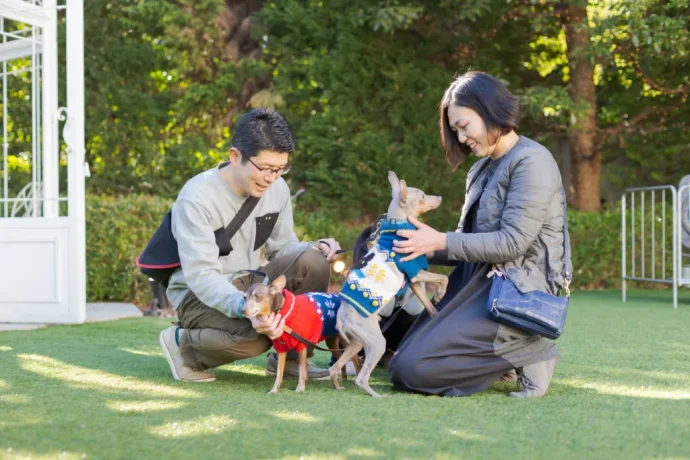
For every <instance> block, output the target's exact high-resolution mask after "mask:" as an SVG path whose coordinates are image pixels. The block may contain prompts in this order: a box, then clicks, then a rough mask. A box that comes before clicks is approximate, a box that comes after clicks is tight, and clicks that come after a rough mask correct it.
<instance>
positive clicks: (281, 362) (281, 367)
mask: <svg viewBox="0 0 690 460" xmlns="http://www.w3.org/2000/svg"><path fill="white" fill-rule="evenodd" d="M286 357H287V353H278V369H277V372H276V381H275V383H274V384H273V389H272V390H271V391H269V393H278V390H280V385H281V384H282V383H283V372H285V358H286Z"/></svg>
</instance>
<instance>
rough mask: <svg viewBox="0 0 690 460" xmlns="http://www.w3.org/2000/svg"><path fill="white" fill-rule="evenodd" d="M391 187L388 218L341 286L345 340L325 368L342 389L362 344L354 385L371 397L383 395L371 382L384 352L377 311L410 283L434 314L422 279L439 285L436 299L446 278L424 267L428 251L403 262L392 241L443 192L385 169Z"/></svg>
mask: <svg viewBox="0 0 690 460" xmlns="http://www.w3.org/2000/svg"><path fill="white" fill-rule="evenodd" d="M388 181H389V182H390V184H391V187H392V189H393V199H392V201H391V203H390V206H389V207H388V213H387V214H386V218H385V219H384V220H382V221H381V223H380V226H379V228H378V229H377V231H376V232H375V233H374V238H373V241H371V244H370V246H369V251H368V253H367V254H366V256H364V257H363V258H362V259H361V260H360V262H359V263H358V264H357V265H356V266H354V267H353V268H352V269H351V270H350V272H349V273H348V276H347V280H346V281H345V284H344V285H343V288H342V290H341V291H340V297H341V307H340V309H339V310H338V314H337V321H336V325H337V328H338V331H339V333H340V335H341V337H342V338H343V339H344V340H345V342H347V343H348V345H347V348H345V351H344V352H343V354H342V356H341V357H340V358H339V359H338V361H337V362H336V363H335V364H333V365H332V366H331V367H330V368H329V372H330V376H331V381H332V382H333V386H334V387H335V388H336V389H340V384H339V382H338V375H339V374H340V370H341V368H342V367H343V366H344V365H345V364H346V363H347V362H348V361H349V360H350V359H351V358H352V357H353V356H354V355H355V354H357V353H358V352H359V351H360V350H361V349H362V348H364V353H365V356H366V359H365V360H364V364H363V365H362V369H361V371H360V372H359V373H358V375H357V378H356V379H355V384H356V385H357V386H358V387H360V388H361V389H363V390H364V391H366V392H367V393H369V394H370V395H372V396H374V397H381V395H380V394H378V393H377V392H375V391H374V390H373V389H372V388H371V387H370V386H369V376H370V375H371V372H372V371H373V370H374V367H375V366H376V363H378V362H379V359H381V356H382V355H383V353H384V352H385V351H386V339H385V338H384V337H383V334H382V333H381V328H380V326H379V321H378V314H377V313H378V311H379V310H380V309H381V308H382V307H383V306H384V305H386V304H388V302H389V301H390V300H391V299H393V298H394V297H395V296H398V295H400V294H401V293H403V292H404V291H405V290H406V289H407V287H408V286H409V287H410V288H411V289H412V291H413V292H414V293H415V295H416V296H417V297H418V298H419V300H420V301H421V302H422V304H423V305H424V307H425V308H426V309H427V310H428V311H429V314H430V315H431V316H432V317H433V316H435V315H436V313H437V312H436V309H435V308H434V306H433V305H432V303H431V301H430V300H429V299H428V298H427V296H426V291H425V289H424V284H423V283H433V284H437V285H438V290H437V293H436V296H435V299H434V300H440V299H441V298H442V297H443V295H444V294H445V292H446V288H447V286H448V277H447V276H445V275H439V274H435V273H430V272H428V271H427V269H428V268H429V264H428V262H427V259H426V256H419V257H417V258H415V259H413V260H409V261H405V262H402V261H401V259H403V258H404V257H405V254H397V253H396V252H395V250H394V246H393V241H394V240H397V239H404V238H401V237H399V236H397V235H396V232H397V231H398V230H414V229H415V227H414V226H413V225H412V224H410V223H409V222H408V220H407V218H408V217H409V216H413V217H415V218H416V217H418V216H419V215H420V214H423V213H425V212H427V211H430V210H432V209H435V208H437V207H438V206H439V205H440V204H441V197H439V196H430V195H426V194H425V193H424V192H423V191H421V190H419V189H416V188H412V187H408V186H407V184H406V183H405V181H404V180H400V179H398V177H397V176H396V175H395V173H394V172H392V171H390V172H389V173H388Z"/></svg>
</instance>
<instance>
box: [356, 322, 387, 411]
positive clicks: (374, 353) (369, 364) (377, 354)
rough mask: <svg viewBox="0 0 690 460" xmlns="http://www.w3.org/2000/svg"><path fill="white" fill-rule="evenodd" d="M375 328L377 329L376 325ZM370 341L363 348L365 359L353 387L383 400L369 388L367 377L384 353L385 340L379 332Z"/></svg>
mask: <svg viewBox="0 0 690 460" xmlns="http://www.w3.org/2000/svg"><path fill="white" fill-rule="evenodd" d="M376 326H377V328H378V324H377V325H376ZM370 339H371V342H370V343H368V344H365V346H364V354H365V356H366V359H365V360H364V365H362V370H361V371H360V372H359V373H358V374H357V378H356V379H355V385H357V386H358V387H360V388H361V389H362V390H364V391H366V392H367V393H369V394H370V395H371V396H373V397H375V398H383V397H384V395H381V394H378V393H377V392H375V391H374V390H373V389H372V388H371V387H370V386H369V377H370V376H371V373H372V371H373V370H374V368H375V367H376V364H377V363H378V362H379V360H380V359H381V356H383V354H384V353H385V351H386V339H385V338H384V337H383V335H381V333H380V332H379V333H378V334H374V335H372V336H371V337H370Z"/></svg>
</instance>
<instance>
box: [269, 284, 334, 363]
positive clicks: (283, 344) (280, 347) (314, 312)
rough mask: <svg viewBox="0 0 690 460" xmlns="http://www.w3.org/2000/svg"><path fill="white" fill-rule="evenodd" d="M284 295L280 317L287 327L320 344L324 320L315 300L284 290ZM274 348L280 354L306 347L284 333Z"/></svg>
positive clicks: (274, 344) (274, 342) (275, 341)
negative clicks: (283, 319)
mask: <svg viewBox="0 0 690 460" xmlns="http://www.w3.org/2000/svg"><path fill="white" fill-rule="evenodd" d="M283 295H284V296H285V303H283V308H281V309H280V316H281V317H282V318H285V325H286V326H289V327H290V328H292V330H293V331H295V332H296V333H298V334H299V335H301V336H302V337H304V338H305V339H307V340H309V341H310V342H312V343H318V342H320V341H321V339H322V337H321V330H322V328H323V320H322V318H321V309H320V308H319V307H318V306H317V305H316V303H315V302H314V300H313V299H311V298H310V297H309V296H307V295H305V294H302V295H294V294H293V293H292V292H290V291H287V290H285V289H283ZM273 348H275V350H276V351H277V352H278V353H286V352H288V351H290V350H296V351H298V352H299V351H302V350H304V349H305V348H306V345H305V344H303V343H302V342H300V341H299V340H297V339H296V338H294V337H292V336H291V335H290V334H288V333H287V332H283V335H281V336H280V337H278V338H277V339H275V340H273Z"/></svg>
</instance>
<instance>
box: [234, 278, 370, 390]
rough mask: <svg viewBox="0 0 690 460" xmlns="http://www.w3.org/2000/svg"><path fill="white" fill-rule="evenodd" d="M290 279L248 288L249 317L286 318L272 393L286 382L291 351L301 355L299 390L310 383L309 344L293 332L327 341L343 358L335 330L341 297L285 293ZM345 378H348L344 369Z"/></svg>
mask: <svg viewBox="0 0 690 460" xmlns="http://www.w3.org/2000/svg"><path fill="white" fill-rule="evenodd" d="M285 283H286V279H285V276H283V275H281V276H279V277H278V278H276V279H275V280H274V281H273V282H272V283H271V284H270V285H265V284H261V283H257V284H253V285H251V286H250V287H249V289H247V292H246V294H245V296H246V301H245V303H244V307H242V315H243V316H244V317H245V318H253V317H265V316H268V315H270V314H271V313H280V314H281V317H282V318H285V332H284V333H283V335H281V336H280V337H278V338H277V339H275V340H273V348H275V350H276V352H278V370H277V373H276V380H275V384H274V385H273V389H272V390H271V391H270V393H277V392H278V390H279V389H280V385H281V384H282V383H283V374H284V371H285V358H286V354H287V352H288V351H290V350H295V351H297V353H298V354H299V381H298V383H297V389H296V391H304V390H305V388H306V382H307V345H306V344H305V343H303V342H301V341H300V340H299V339H297V338H295V337H294V336H293V335H291V333H293V334H294V333H296V334H298V335H299V336H300V337H302V338H304V339H306V340H307V341H309V342H311V343H314V344H316V343H318V342H320V341H322V340H324V339H325V340H326V345H327V347H328V348H329V349H331V351H332V352H333V354H334V355H335V356H336V358H340V351H339V350H340V341H339V336H338V331H337V330H336V329H335V323H336V317H337V314H338V309H339V308H340V297H339V296H337V295H330V294H323V293H317V292H313V293H308V294H300V295H294V294H292V293H291V292H290V291H287V290H285ZM352 362H353V363H354V365H355V369H356V370H357V372H359V369H360V367H361V365H360V361H359V357H358V356H357V355H356V354H355V356H353V357H352ZM342 374H343V378H344V379H346V378H347V373H346V372H345V368H343V372H342Z"/></svg>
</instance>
